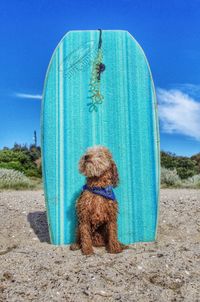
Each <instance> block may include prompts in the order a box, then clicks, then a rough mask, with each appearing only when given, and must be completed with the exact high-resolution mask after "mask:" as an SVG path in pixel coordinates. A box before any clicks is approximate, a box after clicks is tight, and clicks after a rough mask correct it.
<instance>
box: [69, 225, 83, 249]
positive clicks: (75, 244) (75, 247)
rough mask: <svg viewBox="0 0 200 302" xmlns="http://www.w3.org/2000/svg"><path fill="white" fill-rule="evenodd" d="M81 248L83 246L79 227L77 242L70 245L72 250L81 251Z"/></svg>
mask: <svg viewBox="0 0 200 302" xmlns="http://www.w3.org/2000/svg"><path fill="white" fill-rule="evenodd" d="M80 248H81V245H80V230H79V226H78V227H77V230H76V242H75V243H72V244H71V245H70V250H72V251H77V250H80Z"/></svg>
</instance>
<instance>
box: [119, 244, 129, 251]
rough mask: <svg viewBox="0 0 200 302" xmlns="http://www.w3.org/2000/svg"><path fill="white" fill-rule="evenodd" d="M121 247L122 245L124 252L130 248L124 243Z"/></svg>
mask: <svg viewBox="0 0 200 302" xmlns="http://www.w3.org/2000/svg"><path fill="white" fill-rule="evenodd" d="M120 245H121V248H122V249H123V250H126V249H129V246H128V245H126V244H124V243H121V242H120Z"/></svg>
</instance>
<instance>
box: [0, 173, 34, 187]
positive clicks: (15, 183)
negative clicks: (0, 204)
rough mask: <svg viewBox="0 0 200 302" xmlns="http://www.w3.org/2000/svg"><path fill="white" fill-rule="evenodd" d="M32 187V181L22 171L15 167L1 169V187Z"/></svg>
mask: <svg viewBox="0 0 200 302" xmlns="http://www.w3.org/2000/svg"><path fill="white" fill-rule="evenodd" d="M31 187H32V184H31V181H30V180H29V179H28V177H26V176H25V175H24V174H23V173H22V172H19V171H15V170H13V169H0V189H24V188H31Z"/></svg>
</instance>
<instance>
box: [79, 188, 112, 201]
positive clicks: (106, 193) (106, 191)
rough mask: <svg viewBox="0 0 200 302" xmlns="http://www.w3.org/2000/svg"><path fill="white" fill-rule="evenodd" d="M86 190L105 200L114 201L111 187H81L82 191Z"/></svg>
mask: <svg viewBox="0 0 200 302" xmlns="http://www.w3.org/2000/svg"><path fill="white" fill-rule="evenodd" d="M84 190H88V191H90V192H92V193H94V194H97V195H101V196H103V197H105V198H107V199H111V200H116V198H115V193H114V192H113V188H112V186H107V187H105V188H103V187H89V186H88V185H84V186H83V191H84Z"/></svg>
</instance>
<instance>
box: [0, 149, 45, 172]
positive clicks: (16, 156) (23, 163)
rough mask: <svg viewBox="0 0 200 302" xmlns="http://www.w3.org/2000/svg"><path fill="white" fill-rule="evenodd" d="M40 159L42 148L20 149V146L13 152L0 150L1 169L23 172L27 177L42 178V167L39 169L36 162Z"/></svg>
mask: <svg viewBox="0 0 200 302" xmlns="http://www.w3.org/2000/svg"><path fill="white" fill-rule="evenodd" d="M38 158H40V148H38V147H34V146H32V147H31V148H30V150H28V149H27V148H25V147H24V148H22V147H21V149H20V148H19V146H18V145H16V146H15V148H13V149H12V150H8V149H5V148H4V149H3V150H0V168H5V169H14V170H18V171H20V172H23V173H24V174H25V175H26V176H35V177H41V176H42V171H41V167H38V166H37V164H36V162H35V161H36V160H37V159H38Z"/></svg>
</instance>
